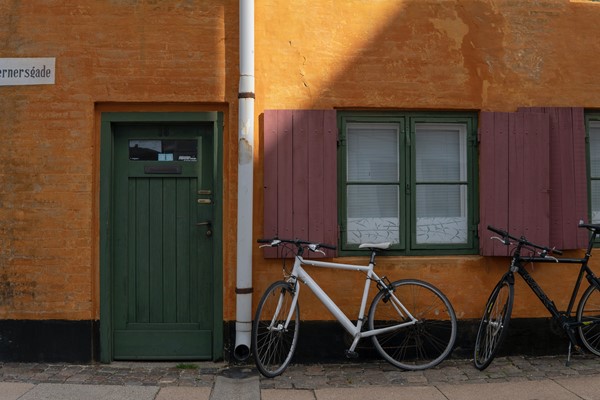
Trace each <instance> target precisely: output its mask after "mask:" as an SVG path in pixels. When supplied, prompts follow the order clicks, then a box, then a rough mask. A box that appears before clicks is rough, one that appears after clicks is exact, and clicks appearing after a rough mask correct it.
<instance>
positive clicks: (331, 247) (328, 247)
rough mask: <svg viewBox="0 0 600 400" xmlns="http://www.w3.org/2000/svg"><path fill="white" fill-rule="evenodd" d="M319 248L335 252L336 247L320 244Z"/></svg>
mask: <svg viewBox="0 0 600 400" xmlns="http://www.w3.org/2000/svg"><path fill="white" fill-rule="evenodd" d="M319 247H323V248H324V249H329V250H335V249H336V247H335V246H330V245H328V244H320V245H319Z"/></svg>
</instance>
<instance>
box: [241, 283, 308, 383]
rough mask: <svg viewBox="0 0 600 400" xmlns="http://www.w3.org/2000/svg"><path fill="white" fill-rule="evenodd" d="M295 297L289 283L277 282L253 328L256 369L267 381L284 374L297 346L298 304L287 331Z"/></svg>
mask: <svg viewBox="0 0 600 400" xmlns="http://www.w3.org/2000/svg"><path fill="white" fill-rule="evenodd" d="M293 297H294V290H293V289H292V287H291V286H290V284H289V283H287V282H284V281H278V282H275V283H273V284H272V285H271V286H269V288H268V289H267V290H266V291H265V293H264V294H263V296H262V298H261V299H260V302H259V303H258V308H257V310H256V315H255V317H254V324H253V325H252V336H251V346H252V354H253V356H254V362H255V364H256V367H257V368H258V370H259V371H260V373H261V374H263V375H264V376H266V377H268V378H274V377H276V376H278V375H281V373H283V371H285V369H286V368H287V366H288V364H289V363H290V361H291V359H292V356H293V355H294V351H295V350H296V345H297V344H298V328H299V326H300V307H299V306H298V304H297V303H296V307H295V310H294V316H293V317H292V319H291V320H290V323H289V325H288V327H287V329H284V324H285V321H286V319H287V317H288V315H289V314H290V309H291V307H292V300H293Z"/></svg>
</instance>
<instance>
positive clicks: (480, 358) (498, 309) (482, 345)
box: [473, 278, 514, 371]
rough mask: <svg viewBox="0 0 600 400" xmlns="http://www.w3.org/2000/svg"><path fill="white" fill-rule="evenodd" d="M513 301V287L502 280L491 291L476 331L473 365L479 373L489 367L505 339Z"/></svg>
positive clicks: (505, 280) (504, 279)
mask: <svg viewBox="0 0 600 400" xmlns="http://www.w3.org/2000/svg"><path fill="white" fill-rule="evenodd" d="M513 301H514V287H513V285H512V284H511V283H510V282H509V281H508V280H507V279H506V278H503V279H502V280H501V281H500V282H498V284H497V285H496V287H495V288H494V290H493V291H492V294H491V295H490V297H489V299H488V301H487V303H486V305H485V309H484V312H483V317H481V323H480V324H479V329H478V330H477V339H476V340H475V352H474V356H473V363H474V364H475V368H477V369H478V370H480V371H483V370H484V369H486V368H487V367H488V366H489V365H490V363H491V362H492V360H493V359H494V357H495V356H496V353H497V352H498V348H499V347H500V345H501V344H502V342H503V341H504V338H505V337H506V332H507V331H508V325H509V323H510V316H511V313H512V306H513Z"/></svg>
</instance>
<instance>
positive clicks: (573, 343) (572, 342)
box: [565, 328, 583, 367]
mask: <svg viewBox="0 0 600 400" xmlns="http://www.w3.org/2000/svg"><path fill="white" fill-rule="evenodd" d="M567 336H568V338H569V351H568V353H567V362H566V363H565V366H567V367H568V366H569V365H570V364H571V353H572V350H573V349H575V351H576V352H577V353H579V354H581V353H583V351H582V350H581V347H579V345H578V344H577V342H576V341H575V335H574V334H573V331H572V330H571V328H568V330H567Z"/></svg>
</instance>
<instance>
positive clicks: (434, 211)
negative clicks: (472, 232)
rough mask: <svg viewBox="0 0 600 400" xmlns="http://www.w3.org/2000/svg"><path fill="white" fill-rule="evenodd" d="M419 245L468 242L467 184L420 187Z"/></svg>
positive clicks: (417, 200)
mask: <svg viewBox="0 0 600 400" xmlns="http://www.w3.org/2000/svg"><path fill="white" fill-rule="evenodd" d="M416 214H417V216H416V218H417V223H416V225H417V243H419V244H426V243H439V244H443V243H466V242H467V238H468V229H467V228H468V225H467V187H466V185H418V186H417V197H416Z"/></svg>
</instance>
